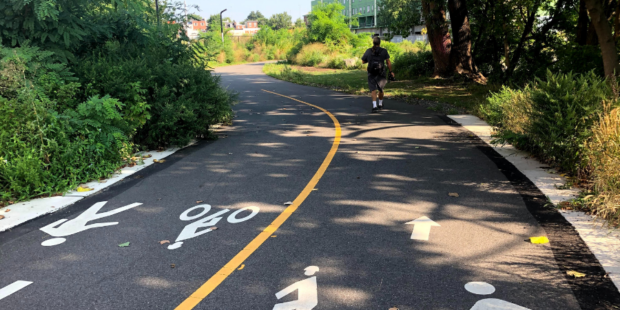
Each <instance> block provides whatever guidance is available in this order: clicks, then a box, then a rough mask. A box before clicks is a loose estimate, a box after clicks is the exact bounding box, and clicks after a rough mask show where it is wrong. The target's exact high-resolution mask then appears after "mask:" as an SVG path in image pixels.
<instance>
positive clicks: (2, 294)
mask: <svg viewBox="0 0 620 310" xmlns="http://www.w3.org/2000/svg"><path fill="white" fill-rule="evenodd" d="M30 284H32V282H30V281H15V282H13V283H12V284H9V285H7V286H5V287H3V288H1V289H0V300H2V299H4V298H6V297H7V296H9V295H11V294H13V293H15V292H17V291H19V290H21V289H23V288H24V287H26V286H28V285H30Z"/></svg>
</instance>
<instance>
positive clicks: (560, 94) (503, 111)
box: [480, 71, 617, 174]
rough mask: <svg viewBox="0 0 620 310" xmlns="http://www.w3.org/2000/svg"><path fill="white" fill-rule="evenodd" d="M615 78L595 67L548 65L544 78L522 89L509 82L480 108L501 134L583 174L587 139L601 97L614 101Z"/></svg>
mask: <svg viewBox="0 0 620 310" xmlns="http://www.w3.org/2000/svg"><path fill="white" fill-rule="evenodd" d="M613 83H615V82H613ZM611 84H612V83H610V82H609V81H606V80H605V79H602V78H600V77H598V76H597V75H596V74H595V73H594V72H589V73H587V74H573V73H568V74H553V73H551V72H550V71H548V72H547V77H546V79H545V80H542V79H537V80H536V82H535V83H534V84H532V85H531V86H529V87H526V88H524V89H522V90H511V89H509V88H506V87H505V88H503V89H502V91H500V92H499V93H495V94H492V95H491V96H490V97H489V99H488V104H487V105H483V106H481V108H480V111H481V113H483V115H484V117H485V118H486V119H487V120H488V121H489V122H490V123H491V124H492V125H494V126H497V127H499V129H500V137H501V139H500V140H507V141H508V142H511V143H513V144H514V145H515V146H517V147H518V148H520V149H525V150H527V151H530V152H532V153H533V154H535V155H536V156H538V157H539V158H540V159H542V160H543V161H545V162H548V163H551V164H554V165H557V166H558V167H559V168H560V169H561V170H563V171H567V172H570V173H573V174H578V173H580V172H582V171H583V169H585V167H586V166H587V162H586V157H585V154H584V144H585V142H586V141H587V140H588V139H589V138H590V137H591V135H592V130H591V128H592V126H593V124H594V123H595V122H596V120H597V119H598V115H599V114H600V113H601V111H602V107H603V104H602V103H603V102H605V101H610V100H613V101H614V102H615V95H614V91H613V89H612V87H611ZM616 87H617V86H616Z"/></svg>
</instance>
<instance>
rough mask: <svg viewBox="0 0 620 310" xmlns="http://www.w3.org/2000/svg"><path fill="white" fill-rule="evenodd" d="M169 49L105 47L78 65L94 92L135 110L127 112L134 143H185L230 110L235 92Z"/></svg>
mask: <svg viewBox="0 0 620 310" xmlns="http://www.w3.org/2000/svg"><path fill="white" fill-rule="evenodd" d="M144 50H147V51H148V53H144V52H142V51H144ZM169 51H170V47H169V46H166V45H163V44H162V45H159V44H151V45H149V46H147V47H131V46H127V47H124V48H121V49H118V50H115V51H111V50H108V49H102V50H98V51H95V52H93V53H91V54H90V55H87V56H85V57H84V58H83V59H81V61H80V62H79V63H78V65H77V75H78V77H79V78H80V81H81V82H82V83H83V84H85V85H89V93H90V94H99V95H103V94H110V95H111V96H113V97H117V98H121V99H122V100H124V102H125V103H126V105H127V107H126V110H128V111H134V112H133V113H129V114H127V115H126V118H127V121H128V122H131V124H132V125H133V128H135V129H136V132H135V137H134V142H135V143H137V144H140V145H144V146H147V147H149V148H157V147H163V146H168V145H176V146H182V145H186V144H187V143H188V142H189V141H190V140H191V139H193V138H196V137H199V136H206V135H207V133H208V130H209V126H210V125H213V124H215V123H218V122H222V121H226V120H227V119H229V118H230V117H231V115H232V112H231V104H232V102H233V100H234V96H233V95H232V94H231V93H229V92H227V91H225V90H223V89H222V88H221V87H220V85H219V78H218V77H216V76H213V75H212V74H211V73H210V71H206V70H204V69H203V68H202V66H194V65H193V64H192V63H191V60H190V59H187V58H184V57H181V56H178V57H177V55H174V54H170V52H169Z"/></svg>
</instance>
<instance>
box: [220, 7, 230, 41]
mask: <svg viewBox="0 0 620 310" xmlns="http://www.w3.org/2000/svg"><path fill="white" fill-rule="evenodd" d="M226 10H228V9H224V11H221V12H220V27H221V28H222V29H221V30H222V43H224V22H223V21H222V13H224V12H226Z"/></svg>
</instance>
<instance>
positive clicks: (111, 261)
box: [0, 64, 620, 310]
mask: <svg viewBox="0 0 620 310" xmlns="http://www.w3.org/2000/svg"><path fill="white" fill-rule="evenodd" d="M261 68H262V65H261V64H248V65H239V66H230V67H223V68H219V69H217V72H218V73H219V74H221V76H222V80H223V83H224V84H225V85H226V86H228V87H229V88H231V89H234V90H236V91H237V92H239V104H238V105H237V106H235V107H234V110H235V113H236V117H235V119H234V123H233V126H229V127H224V128H223V129H221V130H220V131H218V135H219V136H220V139H218V140H216V141H211V142H199V143H197V144H196V145H194V146H192V147H188V148H186V149H183V150H181V151H179V152H177V153H175V154H174V155H171V156H170V157H169V159H168V160H167V161H166V162H165V163H163V164H160V165H156V166H152V167H149V168H146V169H144V170H142V171H141V172H140V177H139V178H131V179H129V180H127V181H125V182H121V183H119V184H117V185H114V186H112V187H110V189H109V190H107V191H104V192H101V193H99V194H96V195H93V196H90V197H88V198H85V199H83V200H82V201H80V202H78V203H76V205H74V206H73V207H70V208H67V209H65V210H63V211H59V212H57V213H54V214H52V215H50V216H47V217H42V218H39V219H36V220H34V221H31V222H28V223H26V224H23V225H21V226H18V227H16V228H14V229H12V230H11V231H7V232H3V233H0V309H3V310H4V309H19V310H23V309H37V310H38V309H114V310H116V309H223V310H229V309H235V310H236V309H267V310H271V309H273V310H294V309H297V310H302V309H303V310H310V309H317V310H318V309H333V310H343V309H373V310H374V309H386V310H387V309H401V310H405V309H407V310H413V309H416V310H417V309H562V310H564V309H569V310H571V309H614V308H613V307H614V305H618V304H620V299H618V298H619V297H618V296H619V295H618V291H617V289H616V288H615V287H614V286H613V284H612V283H611V281H610V280H609V279H608V278H606V277H604V275H601V274H600V270H601V267H600V264H598V261H596V259H594V258H593V256H592V254H591V253H589V250H588V248H587V247H585V246H583V241H581V239H580V238H579V236H578V235H576V233H575V232H574V230H572V227H570V226H567V224H566V223H560V222H558V221H559V220H558V219H557V218H556V217H555V214H556V213H555V210H553V209H544V204H542V203H541V204H540V206H538V205H536V199H538V198H539V196H537V195H538V193H537V192H536V190H535V189H533V188H530V187H528V186H527V185H528V184H527V181H525V180H522V179H519V178H518V175H517V177H515V176H514V175H516V174H515V173H514V171H512V170H511V168H510V166H509V165H506V164H505V163H503V162H501V160H500V159H497V158H494V157H493V154H491V153H489V152H488V150H485V149H483V148H482V147H481V144H480V143H479V142H480V141H478V140H476V139H475V138H472V136H471V134H470V133H469V132H467V131H466V130H465V129H463V128H461V127H456V126H452V125H450V123H449V122H447V121H446V120H445V118H443V117H442V116H440V115H438V114H434V113H433V112H431V111H428V110H425V109H423V108H420V107H416V106H412V105H407V104H405V103H401V102H395V101H390V100H387V101H386V107H387V109H385V110H384V111H381V112H380V113H378V114H370V113H369V112H370V109H369V108H370V104H369V102H368V99H367V98H363V97H358V96H352V95H346V94H340V93H336V92H332V91H329V90H325V89H317V88H312V87H306V86H300V85H295V84H291V83H288V82H283V81H279V80H275V79H273V78H270V77H268V76H266V75H264V74H263V73H262V70H261ZM535 198H536V199H535ZM543 236H545V237H548V240H550V241H551V242H550V243H542V244H536V243H532V242H529V240H530V239H529V238H530V237H543ZM544 239H545V238H539V239H535V240H543V241H544ZM569 269H570V270H569ZM567 271H575V272H577V273H572V274H573V275H577V276H578V277H577V278H576V277H574V276H568V275H567ZM580 273H583V274H585V276H584V277H579V276H580Z"/></svg>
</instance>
